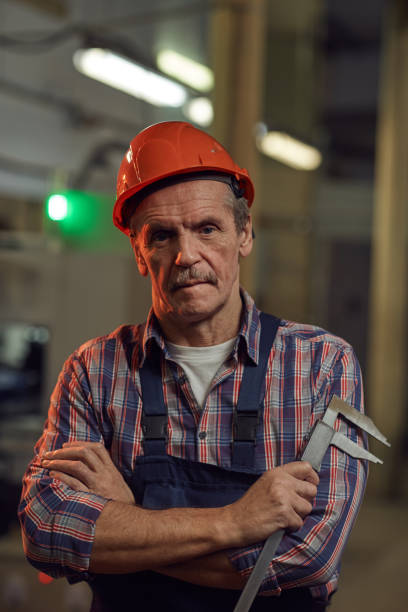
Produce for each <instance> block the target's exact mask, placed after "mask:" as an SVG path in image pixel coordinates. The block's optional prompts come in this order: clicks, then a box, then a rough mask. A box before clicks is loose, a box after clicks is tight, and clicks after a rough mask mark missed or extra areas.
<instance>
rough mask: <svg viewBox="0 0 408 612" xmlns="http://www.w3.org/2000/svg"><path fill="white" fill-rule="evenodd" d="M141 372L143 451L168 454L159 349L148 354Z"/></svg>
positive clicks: (165, 408) (152, 453)
mask: <svg viewBox="0 0 408 612" xmlns="http://www.w3.org/2000/svg"><path fill="white" fill-rule="evenodd" d="M139 374H140V383H141V387H142V400H143V411H142V431H143V451H144V454H145V455H166V442H167V407H166V405H165V403H164V397H163V382H162V374H161V355H160V351H159V350H158V349H156V350H152V352H151V353H150V354H149V355H148V356H147V355H146V358H145V361H144V364H143V367H142V368H141V369H140V371H139Z"/></svg>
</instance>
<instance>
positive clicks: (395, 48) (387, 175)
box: [367, 0, 408, 494]
mask: <svg viewBox="0 0 408 612" xmlns="http://www.w3.org/2000/svg"><path fill="white" fill-rule="evenodd" d="M407 168H408V5H407V3H406V1H405V0H394V2H393V3H392V5H391V7H390V13H389V21H388V24H387V32H386V36H385V42H384V54H383V65H382V75H381V95H380V104H379V122H378V139H377V165H376V196H375V205H374V218H373V239H372V273H371V312H370V336H369V350H368V385H367V390H368V402H367V406H368V412H369V414H370V415H371V417H372V418H373V420H374V421H375V423H376V424H377V426H378V427H379V428H380V429H381V431H383V433H384V434H385V435H386V436H387V437H388V438H389V439H390V441H391V442H392V445H393V447H392V449H391V451H384V447H382V448H380V447H379V446H377V445H373V449H375V450H377V451H378V454H380V455H381V456H383V457H384V458H385V459H386V462H385V465H384V466H382V467H381V469H379V468H378V469H377V468H375V469H373V470H372V474H371V482H370V487H371V490H372V491H373V492H375V493H377V494H386V493H388V494H389V493H398V491H400V490H401V488H402V469H401V467H402V466H401V460H402V435H403V431H404V427H406V423H407V418H406V409H407V391H406V390H407V366H408V362H407V361H408V360H407V349H406V344H407V287H406V284H407V227H408V170H407ZM375 450H374V452H375Z"/></svg>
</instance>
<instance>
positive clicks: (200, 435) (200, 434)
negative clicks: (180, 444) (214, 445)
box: [198, 431, 207, 440]
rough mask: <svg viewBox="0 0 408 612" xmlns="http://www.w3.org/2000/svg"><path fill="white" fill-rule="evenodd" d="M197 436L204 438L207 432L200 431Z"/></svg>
mask: <svg viewBox="0 0 408 612" xmlns="http://www.w3.org/2000/svg"><path fill="white" fill-rule="evenodd" d="M198 437H199V438H200V440H205V439H206V437H207V432H205V431H200V433H199V434H198Z"/></svg>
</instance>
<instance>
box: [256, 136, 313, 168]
mask: <svg viewBox="0 0 408 612" xmlns="http://www.w3.org/2000/svg"><path fill="white" fill-rule="evenodd" d="M256 143H257V146H258V149H259V150H260V151H262V153H264V154H265V155H268V157H272V158H273V159H277V160H278V161H280V162H282V163H283V164H286V165H287V166H290V167H291V168H295V169H296V170H316V168H318V167H319V166H320V164H321V163H322V154H321V153H320V151H318V150H317V149H316V148H315V147H312V146H310V145H307V144H306V143H304V142H301V141H300V140H297V139H296V138H293V137H292V136H289V134H285V133H284V132H276V131H274V132H268V131H267V130H266V128H261V129H260V130H259V132H258V136H257V139H256Z"/></svg>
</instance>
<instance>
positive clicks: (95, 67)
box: [73, 49, 187, 107]
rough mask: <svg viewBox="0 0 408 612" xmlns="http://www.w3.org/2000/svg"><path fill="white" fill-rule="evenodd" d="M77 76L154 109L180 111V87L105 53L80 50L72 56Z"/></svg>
mask: <svg viewBox="0 0 408 612" xmlns="http://www.w3.org/2000/svg"><path fill="white" fill-rule="evenodd" d="M73 61H74V65H75V68H76V69H77V70H79V72H82V73H83V74H85V75H86V76H89V77H91V78H93V79H96V80H97V81H101V82H102V83H105V84H106V85H110V86H111V87H114V88H116V89H120V90H121V91H124V92H125V93H127V94H130V95H131V96H135V97H136V98H140V99H141V100H144V101H145V102H149V104H154V105H155V106H173V107H180V106H183V104H184V103H185V102H186V100H187V92H186V90H185V88H184V87H183V86H182V85H180V84H179V83H175V82H174V81H171V80H170V79H167V78H166V77H162V76H160V75H159V74H156V73H154V72H151V71H150V70H147V69H146V68H143V67H142V66H140V65H139V64H136V63H135V62H133V61H131V60H129V59H126V58H125V57H122V56H121V55H117V54H116V53H113V51H109V50H108V49H79V50H78V51H76V52H75V53H74V57H73Z"/></svg>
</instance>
